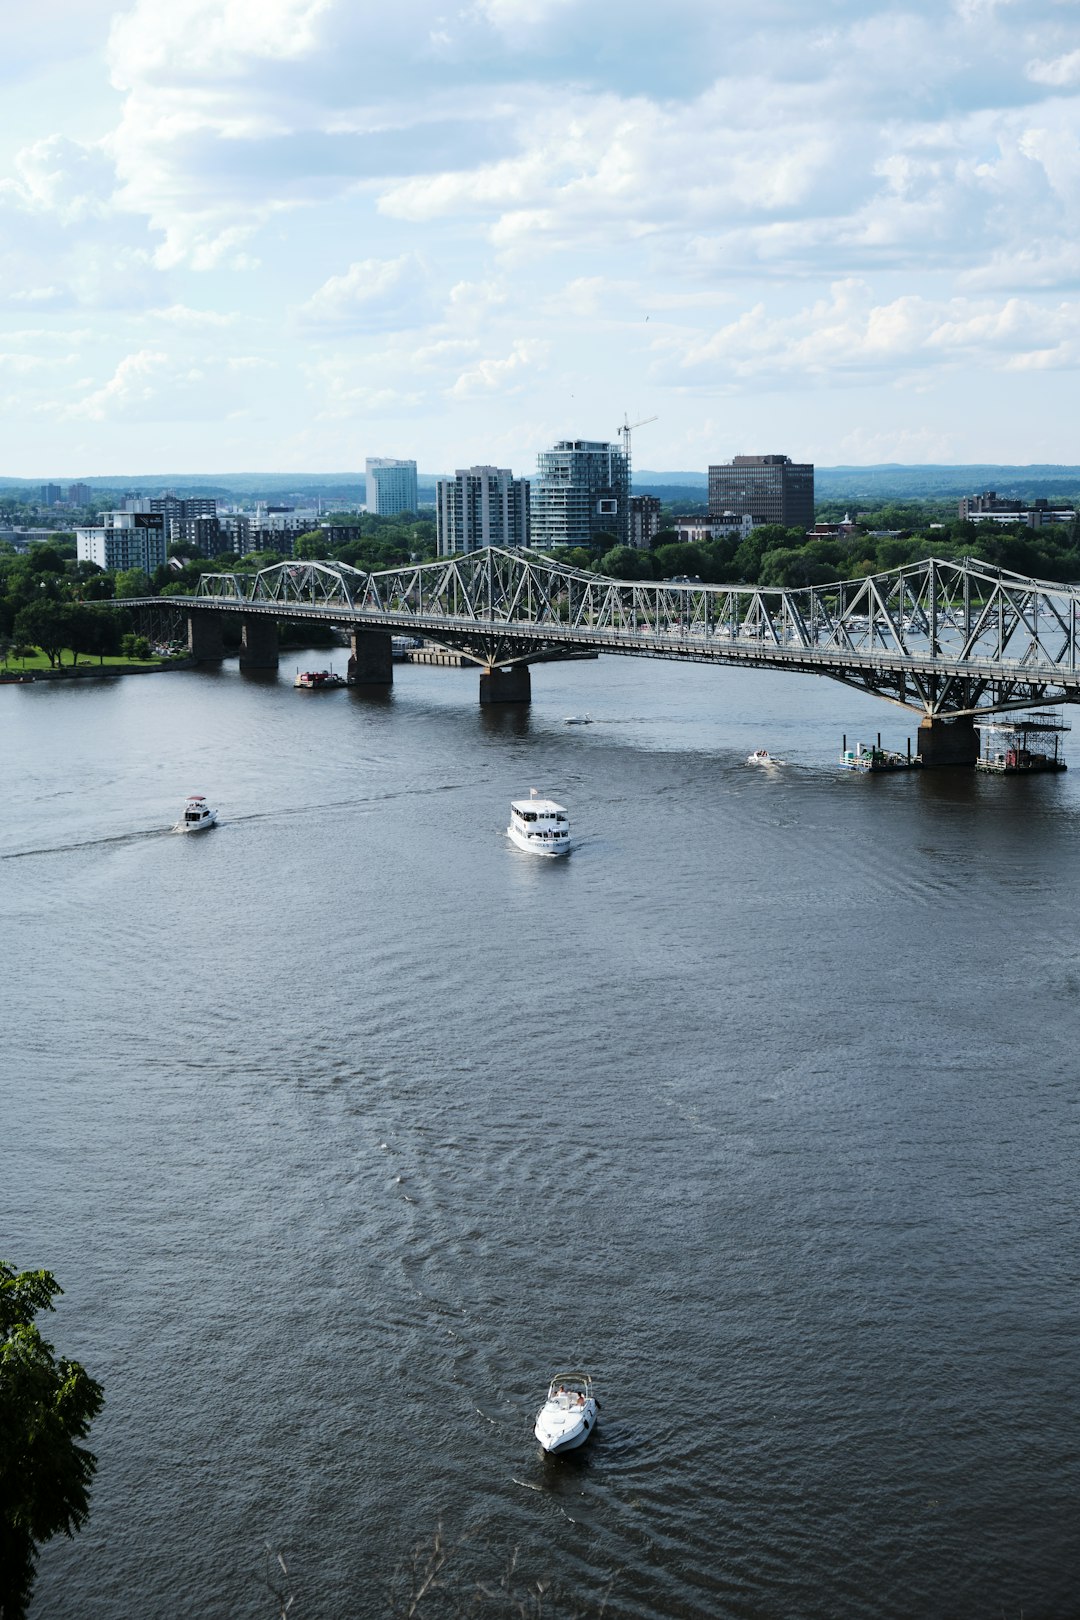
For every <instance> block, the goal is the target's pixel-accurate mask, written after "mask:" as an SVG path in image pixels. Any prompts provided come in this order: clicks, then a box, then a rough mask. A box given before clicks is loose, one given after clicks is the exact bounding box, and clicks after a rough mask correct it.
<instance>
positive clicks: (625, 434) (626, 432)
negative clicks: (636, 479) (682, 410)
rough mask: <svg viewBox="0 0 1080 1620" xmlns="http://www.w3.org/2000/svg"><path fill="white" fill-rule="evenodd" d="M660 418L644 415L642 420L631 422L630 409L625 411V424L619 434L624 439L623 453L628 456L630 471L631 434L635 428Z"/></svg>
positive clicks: (645, 425)
mask: <svg viewBox="0 0 1080 1620" xmlns="http://www.w3.org/2000/svg"><path fill="white" fill-rule="evenodd" d="M659 420H660V418H659V417H658V416H644V417H642V419H641V421H640V422H631V420H630V413H629V412H628V411H627V412H625V413H624V416H623V425H622V427H621V428H619V430H618V431H619V436H620V437H621V439H622V447H623V455H624V456H625V457H626V466H627V470H628V471H629V468H630V434H631V433H632V432H633V430H634V428H639V427H647V426H648V424H649V423H650V422H658V421H659Z"/></svg>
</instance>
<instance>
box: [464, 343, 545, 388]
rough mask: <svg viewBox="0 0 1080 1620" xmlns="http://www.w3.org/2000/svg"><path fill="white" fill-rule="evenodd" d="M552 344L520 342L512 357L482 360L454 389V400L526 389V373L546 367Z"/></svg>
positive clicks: (514, 347) (509, 355)
mask: <svg viewBox="0 0 1080 1620" xmlns="http://www.w3.org/2000/svg"><path fill="white" fill-rule="evenodd" d="M547 354H548V345H547V344H546V343H541V342H530V341H526V340H519V341H518V342H517V343H515V344H514V346H513V348H512V349H511V351H510V353H509V354H508V355H504V356H503V357H502V358H501V359H500V358H493V359H488V360H479V361H477V363H476V364H475V365H473V366H470V367H469V368H468V370H467V371H463V372H462V373H461V375H460V376H459V377H458V379H457V381H456V382H455V383H454V384H453V385H452V387H451V388H450V394H451V396H452V398H454V399H470V398H473V397H475V396H476V395H482V394H506V393H517V392H519V391H520V390H521V389H522V388H524V386H525V383H526V380H527V377H526V373H528V372H529V371H531V370H533V369H534V368H536V367H537V366H541V365H543V363H544V361H545V359H546V358H547Z"/></svg>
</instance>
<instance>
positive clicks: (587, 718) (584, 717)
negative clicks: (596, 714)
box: [563, 714, 592, 726]
mask: <svg viewBox="0 0 1080 1620" xmlns="http://www.w3.org/2000/svg"><path fill="white" fill-rule="evenodd" d="M563 725H564V726H591V725H592V715H591V714H568V715H567V716H566V718H565V720H564V721H563Z"/></svg>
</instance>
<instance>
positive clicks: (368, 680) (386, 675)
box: [348, 630, 394, 686]
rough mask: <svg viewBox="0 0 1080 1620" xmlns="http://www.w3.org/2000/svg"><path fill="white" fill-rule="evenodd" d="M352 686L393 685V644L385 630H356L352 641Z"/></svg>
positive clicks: (350, 660)
mask: <svg viewBox="0 0 1080 1620" xmlns="http://www.w3.org/2000/svg"><path fill="white" fill-rule="evenodd" d="M350 647H351V655H350V658H349V677H348V679H349V685H350V686H392V685H393V684H394V661H393V646H392V642H391V637H390V635H389V633H388V632H387V631H385V630H354V631H353V633H352V639H351V642H350Z"/></svg>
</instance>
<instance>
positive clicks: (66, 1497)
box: [0, 1261, 105, 1620]
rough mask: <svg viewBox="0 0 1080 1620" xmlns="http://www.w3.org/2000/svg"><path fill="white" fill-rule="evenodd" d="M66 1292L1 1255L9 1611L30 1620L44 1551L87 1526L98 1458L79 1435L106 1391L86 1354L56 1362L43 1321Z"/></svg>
mask: <svg viewBox="0 0 1080 1620" xmlns="http://www.w3.org/2000/svg"><path fill="white" fill-rule="evenodd" d="M60 1293H63V1289H62V1288H61V1287H60V1285H59V1283H58V1282H57V1281H56V1279H55V1277H53V1275H52V1273H51V1272H49V1271H23V1272H16V1270H15V1268H14V1266H12V1265H10V1264H9V1263H7V1262H5V1261H0V1617H2V1620H23V1616H24V1615H25V1614H26V1610H27V1605H28V1604H29V1602H30V1593H31V1591H32V1589H33V1584H34V1572H35V1567H36V1564H37V1556H38V1548H39V1547H40V1546H41V1545H42V1544H43V1543H44V1542H46V1541H49V1540H50V1539H51V1538H52V1537H53V1536H55V1535H57V1534H59V1533H60V1532H61V1531H63V1533H64V1534H65V1535H67V1536H71V1535H73V1534H74V1533H75V1531H76V1530H81V1529H82V1527H83V1525H84V1524H85V1523H86V1520H87V1517H88V1515H89V1512H90V1483H91V1480H92V1479H93V1477H94V1471H95V1469H96V1467H97V1459H96V1458H95V1457H94V1455H93V1453H92V1452H90V1451H87V1449H86V1448H85V1446H82V1445H80V1444H79V1441H81V1440H85V1439H86V1437H87V1435H88V1434H89V1432H90V1425H91V1423H92V1422H93V1420H94V1418H95V1417H96V1416H97V1414H98V1413H99V1412H100V1411H101V1408H102V1405H103V1404H104V1400H105V1397H104V1393H103V1391H102V1388H101V1385H100V1384H98V1383H97V1382H95V1380H94V1379H93V1378H91V1377H90V1375H89V1374H88V1373H87V1372H86V1370H85V1369H84V1368H83V1367H81V1366H80V1365H79V1363H78V1362H77V1361H69V1360H68V1359H67V1358H66V1357H62V1358H61V1359H60V1360H57V1359H56V1355H55V1353H54V1351H53V1347H52V1345H51V1344H48V1343H47V1342H46V1341H45V1340H44V1339H43V1338H42V1336H41V1333H40V1331H39V1329H38V1328H37V1327H36V1326H35V1324H34V1318H35V1316H36V1315H37V1314H38V1312H39V1311H51V1310H52V1309H53V1303H52V1302H53V1299H54V1297H55V1296H56V1295H57V1294H60Z"/></svg>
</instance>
